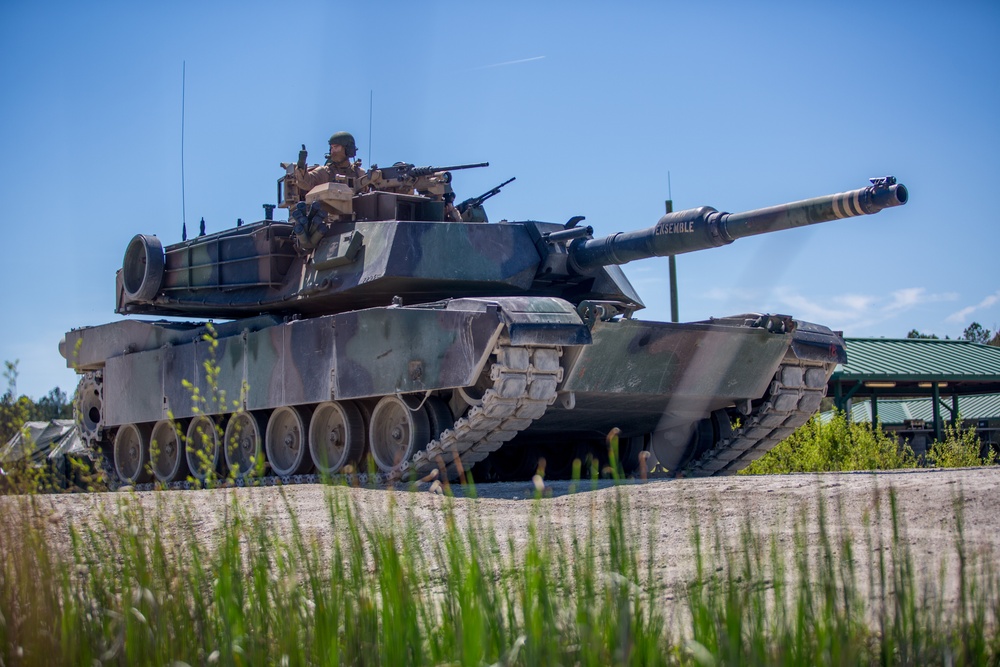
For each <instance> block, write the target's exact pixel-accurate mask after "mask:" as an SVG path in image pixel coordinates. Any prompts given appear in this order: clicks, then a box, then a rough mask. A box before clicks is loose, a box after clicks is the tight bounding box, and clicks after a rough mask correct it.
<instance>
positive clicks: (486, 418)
mask: <svg viewBox="0 0 1000 667" xmlns="http://www.w3.org/2000/svg"><path fill="white" fill-rule="evenodd" d="M495 356H496V362H495V363H494V364H493V366H492V368H491V370H490V379H492V380H493V386H492V387H491V388H489V389H487V390H486V391H485V392H484V393H483V398H482V403H481V404H480V405H477V406H474V407H473V408H471V409H470V410H469V412H468V413H467V414H466V415H465V416H464V417H462V418H461V419H459V420H458V421H456V422H455V425H454V426H453V427H452V428H450V429H447V430H445V431H444V432H442V433H441V435H440V436H439V437H438V438H437V439H436V440H432V441H431V442H430V443H429V444H428V445H427V447H426V448H425V449H423V450H422V451H419V452H417V453H416V454H415V455H414V456H413V458H412V459H410V460H409V461H405V462H404V463H403V464H402V465H400V467H399V468H398V469H397V470H394V471H393V472H392V473H391V474H390V475H389V480H390V481H395V480H398V479H400V478H406V477H411V476H413V475H414V474H416V475H417V476H424V475H426V474H428V473H429V472H430V471H432V470H434V469H442V468H443V469H444V473H445V476H446V477H447V478H448V479H451V480H454V479H458V478H459V477H461V476H462V474H463V473H464V471H465V470H468V469H469V468H471V467H472V466H474V465H475V464H476V463H478V462H479V461H482V460H483V459H485V458H486V457H487V456H489V455H490V453H492V452H495V451H496V450H498V449H500V447H501V446H502V445H503V443H505V442H507V441H508V440H510V439H512V438H513V437H514V436H516V435H517V434H518V433H520V432H521V431H523V430H524V429H526V428H528V426H530V425H531V422H533V421H535V420H536V419H538V418H539V417H541V416H542V415H543V414H545V410H546V409H547V408H548V407H549V406H550V405H552V403H553V401H555V399H556V387H557V386H558V385H559V383H560V382H562V377H563V370H562V367H561V366H560V364H559V358H560V357H561V356H562V348H561V347H559V346H545V347H543V346H537V347H519V346H511V345H501V346H499V347H498V348H497V349H496V351H495Z"/></svg>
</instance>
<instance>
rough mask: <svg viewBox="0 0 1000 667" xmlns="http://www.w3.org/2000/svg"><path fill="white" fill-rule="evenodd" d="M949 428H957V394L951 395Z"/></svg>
mask: <svg viewBox="0 0 1000 667" xmlns="http://www.w3.org/2000/svg"><path fill="white" fill-rule="evenodd" d="M951 427H952V428H958V394H952V395H951Z"/></svg>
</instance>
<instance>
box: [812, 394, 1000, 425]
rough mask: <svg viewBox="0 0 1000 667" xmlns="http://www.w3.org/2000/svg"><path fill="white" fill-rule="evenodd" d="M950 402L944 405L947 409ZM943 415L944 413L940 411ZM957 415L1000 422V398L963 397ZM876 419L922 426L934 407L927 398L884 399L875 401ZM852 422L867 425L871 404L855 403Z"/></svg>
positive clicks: (827, 414) (830, 414)
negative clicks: (876, 407)
mask: <svg viewBox="0 0 1000 667" xmlns="http://www.w3.org/2000/svg"><path fill="white" fill-rule="evenodd" d="M950 402H951V401H950V399H948V401H947V403H948V404H949V405H950ZM942 412H944V414H945V415H947V414H948V411H947V410H942ZM958 412H959V414H960V415H961V416H962V419H990V420H993V419H1000V394H981V395H979V396H962V397H960V398H959V399H958ZM832 417H833V411H832V410H831V411H829V412H824V413H823V414H822V415H821V419H822V420H823V421H824V422H827V421H829V420H830V419H831V418H832ZM878 418H879V420H880V421H881V422H882V423H883V424H885V425H894V426H901V425H902V424H903V423H904V422H906V421H909V420H914V419H921V420H923V421H925V422H932V421H933V420H934V406H933V404H932V403H931V399H929V398H915V399H902V400H901V399H886V398H881V399H879V401H878ZM851 419H853V420H854V421H855V422H870V421H871V420H872V406H871V402H870V401H855V402H854V403H853V404H852V405H851Z"/></svg>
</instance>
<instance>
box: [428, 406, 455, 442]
mask: <svg viewBox="0 0 1000 667" xmlns="http://www.w3.org/2000/svg"><path fill="white" fill-rule="evenodd" d="M424 410H426V411H427V418H428V422H429V424H430V429H431V431H430V438H429V439H430V440H434V439H437V438H439V437H441V434H442V433H444V432H445V431H447V430H448V429H450V428H451V427H452V426H454V425H455V417H453V416H452V414H451V408H449V407H448V403H447V402H446V401H444V400H443V399H441V398H438V397H437V396H429V397H428V398H427V402H426V403H425V404H424Z"/></svg>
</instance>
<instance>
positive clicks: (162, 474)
mask: <svg viewBox="0 0 1000 667" xmlns="http://www.w3.org/2000/svg"><path fill="white" fill-rule="evenodd" d="M180 428H181V426H180V424H178V423H177V422H174V421H171V420H169V419H163V420H161V421H158V422H156V425H155V426H153V435H152V439H151V441H150V445H149V455H150V459H151V460H152V463H153V475H154V476H155V477H156V479H158V480H159V481H161V482H174V481H177V480H179V479H183V478H185V477H187V473H188V466H187V457H185V455H184V443H183V442H182V441H181V437H180V436H179V435H178V431H179V430H180Z"/></svg>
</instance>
